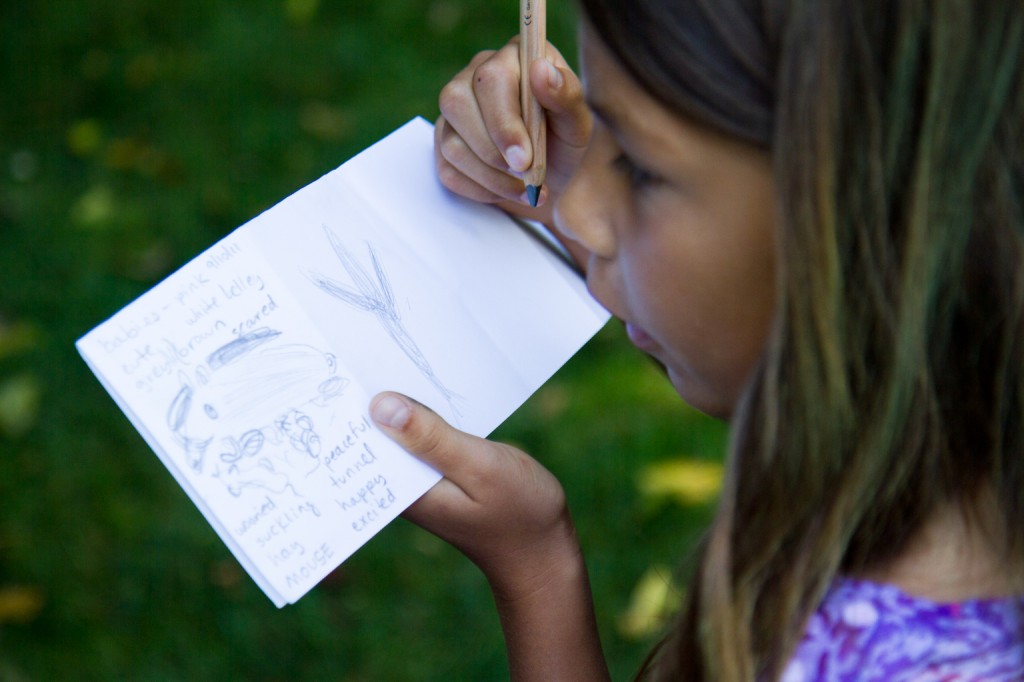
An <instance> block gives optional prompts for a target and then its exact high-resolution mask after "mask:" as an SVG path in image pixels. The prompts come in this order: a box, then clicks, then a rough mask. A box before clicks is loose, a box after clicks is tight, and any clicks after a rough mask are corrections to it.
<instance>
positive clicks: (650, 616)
mask: <svg viewBox="0 0 1024 682" xmlns="http://www.w3.org/2000/svg"><path fill="white" fill-rule="evenodd" d="M671 575H672V572H671V571H670V570H669V569H668V568H666V567H665V566H660V565H658V566H652V567H650V568H648V569H647V571H645V572H644V574H643V575H642V576H641V577H640V580H639V581H638V582H637V584H636V587H634V588H633V595H632V596H631V597H630V600H629V605H628V606H627V607H626V610H625V611H623V612H622V614H621V615H620V616H619V619H618V629H619V633H620V634H621V635H622V636H623V637H626V638H628V639H644V638H646V637H649V636H651V635H653V634H655V633H657V632H658V631H660V630H661V629H662V628H663V627H664V625H665V623H666V621H667V620H668V619H669V618H670V617H671V616H672V614H674V613H675V611H676V609H677V608H678V607H679V602H680V598H681V592H680V590H679V588H678V587H677V586H676V585H675V584H674V582H673V581H672V578H671Z"/></svg>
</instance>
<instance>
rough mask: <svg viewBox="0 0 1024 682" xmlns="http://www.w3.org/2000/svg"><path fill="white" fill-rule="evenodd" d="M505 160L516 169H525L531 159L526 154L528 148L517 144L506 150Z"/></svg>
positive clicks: (511, 167) (510, 166) (512, 168)
mask: <svg viewBox="0 0 1024 682" xmlns="http://www.w3.org/2000/svg"><path fill="white" fill-rule="evenodd" d="M505 161H507V162H508V165H509V168H510V169H511V170H514V171H524V170H526V169H527V167H528V166H529V163H530V159H529V158H528V157H527V156H526V150H525V149H523V148H522V147H520V146H519V145H517V144H515V145H512V146H511V147H509V148H508V149H506V150H505Z"/></svg>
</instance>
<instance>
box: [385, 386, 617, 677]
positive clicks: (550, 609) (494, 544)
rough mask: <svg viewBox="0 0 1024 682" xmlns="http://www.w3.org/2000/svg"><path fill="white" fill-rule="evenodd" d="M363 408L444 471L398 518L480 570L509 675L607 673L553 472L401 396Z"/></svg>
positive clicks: (578, 555)
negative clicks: (493, 608) (439, 540)
mask: <svg viewBox="0 0 1024 682" xmlns="http://www.w3.org/2000/svg"><path fill="white" fill-rule="evenodd" d="M370 413H371V415H372V416H373V419H374V421H376V423H377V424H378V426H380V428H381V429H382V430H383V431H384V432H385V433H386V434H387V435H388V436H390V437H391V438H392V439H393V440H395V442H397V443H398V444H399V445H401V446H402V447H403V448H405V449H406V450H407V451H408V452H409V453H411V454H413V455H415V456H416V457H419V458H420V459H422V460H423V461H425V462H426V463H428V464H430V465H431V466H433V467H434V468H435V469H437V470H438V471H440V472H441V473H442V474H444V478H443V479H442V480H441V481H440V482H439V483H438V484H437V485H436V486H434V488H432V489H431V490H430V491H429V492H428V493H427V494H426V495H424V496H423V497H422V498H420V499H419V500H418V501H417V502H416V503H415V504H413V505H412V506H411V507H409V509H408V510H407V511H406V512H405V516H406V518H408V519H410V520H411V521H413V522H414V523H416V524H418V525H420V526H422V527H423V528H425V529H427V530H429V531H430V532H432V533H434V534H435V535H437V536H438V537H440V538H442V539H444V540H445V541H447V542H449V543H450V544H452V545H454V546H455V547H456V548H458V549H459V550H460V551H462V552H463V553H464V554H465V555H466V556H467V557H469V559H470V560H472V561H473V562H474V563H475V564H476V565H477V566H478V567H479V568H480V569H481V570H482V571H483V573H484V575H485V576H486V577H487V580H488V583H489V584H490V586H491V591H492V592H493V594H494V600H495V604H496V606H497V609H498V614H499V616H500V618H501V625H502V629H503V631H504V634H505V643H506V647H507V649H508V656H509V669H510V672H511V676H512V679H514V680H604V679H608V670H607V666H606V664H605V661H604V656H603V653H602V651H601V643H600V639H599V637H598V632H597V626H596V623H595V620H594V612H593V603H592V600H591V596H590V584H589V581H588V579H587V572H586V566H585V564H584V561H583V556H582V554H581V552H580V546H579V542H578V541H577V538H576V531H575V528H574V526H573V523H572V518H571V517H570V515H569V510H568V507H567V505H566V502H565V495H564V493H563V491H562V486H561V485H560V484H559V483H558V481H557V480H556V479H555V477H554V476H552V475H551V473H550V472H548V471H547V470H546V469H545V468H544V467H542V466H541V465H540V464H539V463H538V462H537V461H536V460H534V459H533V458H531V457H530V456H528V455H526V454H525V453H523V452H522V451H520V450H517V449H516V448H513V447H510V446H508V445H502V444H499V443H494V442H491V441H488V440H485V439H482V438H477V437H475V436H471V435H469V434H466V433H463V432H461V431H458V430H456V429H454V428H452V427H451V426H449V425H448V424H447V423H446V422H445V421H444V420H442V419H441V418H440V417H439V416H438V415H437V414H435V413H434V412H432V411H431V410H429V409H428V408H426V407H424V406H422V405H420V404H419V403H416V402H415V401H413V400H410V399H409V398H406V397H404V396H399V395H397V394H393V393H384V394H381V395H379V396H377V397H376V398H374V400H373V402H372V404H371V407H370Z"/></svg>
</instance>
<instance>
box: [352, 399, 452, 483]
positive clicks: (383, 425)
mask: <svg viewBox="0 0 1024 682" xmlns="http://www.w3.org/2000/svg"><path fill="white" fill-rule="evenodd" d="M370 418H371V419H373V421H374V422H375V423H376V424H377V426H378V427H379V428H380V430H381V431H383V432H384V433H385V435H387V436H388V437H389V438H391V440H393V441H395V442H396V443H397V444H398V445H400V446H401V447H402V448H403V449H404V450H405V451H406V452H408V453H409V454H411V455H415V456H416V457H417V458H419V459H421V460H423V461H424V462H426V463H427V464H429V465H431V466H433V467H434V468H435V469H438V470H439V471H440V472H441V473H445V471H446V470H447V469H448V467H449V466H450V465H452V464H453V458H454V456H455V454H456V450H457V449H458V447H459V445H460V444H461V441H462V440H463V438H469V437H470V436H468V435H467V434H463V433H462V432H461V431H457V430H456V429H454V428H452V427H451V426H450V425H449V424H448V423H447V422H446V421H445V420H444V419H442V418H441V417H440V416H439V415H438V414H437V413H436V412H434V411H433V410H431V409H430V408H428V407H425V406H424V405H421V404H420V403H418V402H416V401H415V400H413V399H411V398H408V397H406V396H404V395H401V394H398V393H381V394H379V395H377V396H376V397H375V398H374V399H373V400H372V401H370Z"/></svg>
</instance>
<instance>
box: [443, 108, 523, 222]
mask: <svg viewBox="0 0 1024 682" xmlns="http://www.w3.org/2000/svg"><path fill="white" fill-rule="evenodd" d="M434 136H435V144H434V149H435V150H436V154H435V165H436V168H437V174H438V177H439V178H440V180H441V184H443V185H444V186H445V187H447V188H448V189H450V190H451V191H452V192H455V193H456V194H459V195H461V196H464V197H467V198H469V199H472V200H474V201H479V202H481V203H489V204H493V203H497V202H499V201H501V200H507V201H514V202H521V201H523V200H524V199H523V183H522V181H521V180H519V179H518V178H516V177H513V176H511V175H509V174H508V173H507V172H503V171H500V170H497V169H495V168H493V167H492V166H489V165H488V164H486V163H485V162H484V161H482V160H481V159H480V157H479V156H478V155H477V154H476V153H475V152H474V151H473V150H472V149H470V148H469V145H467V144H466V141H465V140H464V138H462V137H461V136H459V135H458V134H456V133H455V132H454V131H453V130H452V128H451V126H450V125H449V124H448V122H447V121H446V120H445V119H444V118H441V119H439V120H438V122H437V125H436V126H435V127H434Z"/></svg>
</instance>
